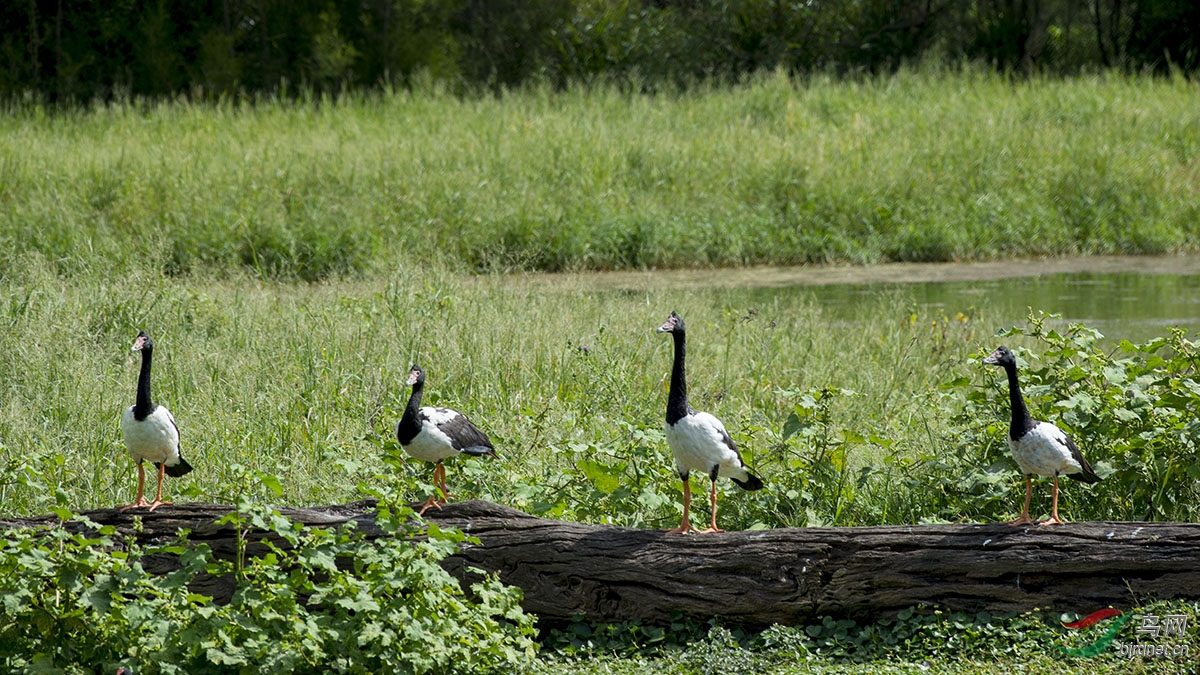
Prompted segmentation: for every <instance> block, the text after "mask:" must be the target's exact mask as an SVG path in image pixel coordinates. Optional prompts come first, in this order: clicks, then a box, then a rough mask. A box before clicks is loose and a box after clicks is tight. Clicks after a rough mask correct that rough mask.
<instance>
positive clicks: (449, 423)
mask: <svg viewBox="0 0 1200 675" xmlns="http://www.w3.org/2000/svg"><path fill="white" fill-rule="evenodd" d="M407 384H408V386H410V387H412V395H410V396H409V398H408V406H407V407H405V408H404V416H403V417H401V418H400V423H399V424H397V425H396V440H398V441H400V446H401V447H403V448H404V451H405V452H407V453H408V454H409V455H410V456H412V457H413V458H414V459H420V460H423V461H426V462H434V467H433V484H434V486H435V490H434V493H433V494H432V495H430V496H429V499H428V500H426V501H425V503H423V504H422V505H421V507H420V510H419V511H418V512H417V513H420V514H424V513H425V511H426V510H428V509H429V507H431V506H436V507H438V508H439V509H440V508H442V504H445V503H446V500H447V499H448V498H450V497H453V496H454V495H452V494H450V492H449V491H448V490H447V489H446V467H444V466H442V460H444V459H447V458H449V457H454V456H455V455H471V456H473V457H482V456H484V455H491V456H492V457H495V456H496V450H495V449H494V448H493V447H492V442H491V440H489V439H488V437H487V434H485V433H483V432H482V431H480V430H479V428H478V427H476V426H475V425H474V424H471V420H469V419H467V416H466V415H464V414H462V413H460V412H458V411H457V410H451V409H450V408H437V407H433V406H425V407H422V406H421V397H422V396H423V395H424V392H425V371H423V370H421V367H420V366H418V365H417V364H415V363H414V364H413V366H412V368H410V369H409V371H408V381H407Z"/></svg>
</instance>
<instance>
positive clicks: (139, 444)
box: [121, 330, 192, 513]
mask: <svg viewBox="0 0 1200 675" xmlns="http://www.w3.org/2000/svg"><path fill="white" fill-rule="evenodd" d="M130 351H134V352H141V353H142V370H141V372H140V373H138V384H137V401H136V402H135V403H134V404H133V405H132V406H130V407H129V408H128V409H127V410H126V411H125V414H124V415H123V416H122V417H121V434H122V436H123V437H124V440H125V447H126V448H127V449H128V450H129V454H130V455H131V456H133V458H134V459H135V460H137V470H138V491H137V500H136V501H134V502H133V503H132V504H129V505H128V506H122V507H121V512H122V513H123V512H125V511H128V510H129V509H136V508H142V507H147V506H148V507H150V510H151V511H153V510H154V509H156V508H158V507H160V506H162V505H163V504H170V503H171V502H165V501H163V498H162V491H163V476H164V475H168V476H171V477H173V478H179V477H180V476H183V475H186V474H187V473H188V472H189V471H191V470H192V465H191V464H188V463H187V460H186V459H184V458H183V455H182V454H180V448H179V427H178V426H176V424H175V418H174V417H173V416H172V415H171V412H170V411H169V410H167V409H166V408H165V407H163V406H161V405H155V404H154V402H153V401H152V400H150V363H151V361H152V360H153V358H154V342H153V341H152V340H151V339H150V336H149V335H147V334H146V331H144V330H143V331H139V332H138V335H137V339H136V340H134V341H133V347H131V348H130ZM143 461H149V462H153V463H154V465H155V466H157V467H158V491H157V492H156V493H155V497H154V501H152V502H147V501H146V498H145V493H146V469H145V467H144V466H142V462H143Z"/></svg>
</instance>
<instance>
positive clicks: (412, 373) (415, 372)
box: [405, 363, 425, 387]
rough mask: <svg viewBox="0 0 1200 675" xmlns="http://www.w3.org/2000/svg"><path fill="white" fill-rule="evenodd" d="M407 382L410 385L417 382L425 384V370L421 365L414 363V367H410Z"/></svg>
mask: <svg viewBox="0 0 1200 675" xmlns="http://www.w3.org/2000/svg"><path fill="white" fill-rule="evenodd" d="M405 384H407V385H408V386H410V387H411V386H413V385H415V384H425V371H423V370H421V366H418V365H417V364H415V363H414V364H412V368H409V369H408V381H407V382H405Z"/></svg>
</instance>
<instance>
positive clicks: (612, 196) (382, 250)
mask: <svg viewBox="0 0 1200 675" xmlns="http://www.w3.org/2000/svg"><path fill="white" fill-rule="evenodd" d="M1196 96H1197V84H1196V82H1194V81H1189V80H1186V79H1183V78H1163V79H1151V78H1135V77H1124V76H1119V75H1098V76H1091V77H1082V78H1078V79H1071V80H1053V79H1038V78H1034V79H1030V80H1023V81H1013V80H1011V79H1009V78H1007V77H1004V76H1001V75H995V74H990V73H986V72H977V71H973V70H970V69H965V70H962V71H951V70H939V69H936V68H928V69H923V70H918V71H905V72H902V73H900V74H898V75H896V76H892V77H886V78H884V77H880V78H868V79H864V80H861V81H854V82H842V81H835V80H833V79H831V78H823V77H819V76H814V77H811V78H805V79H789V78H788V77H786V76H783V75H763V76H759V77H756V78H752V79H751V80H749V81H748V82H746V83H744V84H742V85H739V86H736V87H720V88H717V87H707V88H706V87H699V88H695V89H692V90H689V91H686V92H679V93H663V94H658V95H643V94H630V93H627V92H625V91H622V90H621V89H618V88H616V87H608V86H594V87H575V88H570V89H567V90H565V91H562V92H555V91H553V90H551V89H549V88H538V87H531V88H527V89H520V90H516V91H512V92H506V93H505V94H503V95H501V96H495V97H491V96H484V97H467V98H460V97H456V96H454V95H451V94H449V93H447V92H445V91H442V90H440V89H438V87H437V86H436V85H429V86H424V87H421V86H418V87H416V88H415V89H413V90H405V91H395V92H388V93H381V94H378V95H367V94H360V95H347V96H345V97H343V98H340V99H338V100H337V101H334V100H332V99H328V98H325V99H320V98H319V99H315V100H313V99H308V100H302V101H285V102H278V101H272V100H263V101H260V102H258V103H253V104H250V103H247V104H232V103H221V104H214V105H192V104H187V103H184V102H163V103H149V102H139V101H126V102H119V103H114V104H112V105H97V106H95V107H92V108H88V109H80V110H74V111H66V112H58V113H51V112H50V111H48V110H47V109H44V108H41V107H37V106H33V105H21V104H12V105H10V107H9V108H8V110H7V111H6V113H7V114H5V115H4V116H2V117H0V155H2V156H3V157H4V158H5V159H4V164H3V168H4V170H3V172H0V204H3V206H4V208H2V209H0V265H3V266H9V265H12V264H13V262H14V261H15V260H17V259H19V258H20V257H21V256H22V255H24V254H26V253H28V252H37V253H39V254H41V255H42V256H44V257H45V258H46V259H47V260H49V261H51V262H52V263H53V265H54V266H55V268H56V269H58V270H59V271H60V272H62V273H66V274H73V273H76V272H82V271H87V270H92V269H96V268H99V269H102V270H103V271H109V272H112V271H116V270H120V269H123V268H125V267H127V266H129V265H137V266H139V267H142V266H145V265H149V266H150V268H151V269H153V270H157V271H158V272H160V273H165V274H168V275H173V276H178V275H186V274H189V273H193V272H199V273H203V274H206V275H207V274H211V273H218V274H221V273H229V272H230V271H233V270H240V269H249V270H252V271H253V272H254V273H255V274H257V275H259V276H261V277H263V278H270V279H304V280H317V279H327V278H339V277H344V276H347V275H349V276H356V275H366V276H372V275H375V274H380V273H384V272H386V271H388V270H391V269H393V268H395V267H396V266H397V265H400V264H411V263H412V262H413V261H416V260H430V259H434V258H440V257H443V256H445V257H448V258H449V260H451V261H452V264H453V265H454V266H455V267H456V269H459V270H464V269H466V270H476V271H481V270H482V271H488V270H512V269H526V270H551V271H553V270H571V269H618V268H632V269H640V268H647V267H664V266H670V267H678V266H712V265H718V266H732V265H745V264H752V263H780V264H788V263H805V262H831V261H852V262H859V263H872V262H877V261H886V260H927V261H940V260H967V259H981V258H996V257H1007V256H1013V255H1041V254H1071V253H1084V254H1087V253H1113V252H1122V253H1130V254H1136V253H1161V252H1170V251H1195V250H1196V249H1197V246H1198V245H1200V239H1198V232H1197V225H1196V224H1197V223H1198V222H1200V212H1198V211H1197V209H1198V208H1200V207H1197V204H1200V195H1198V194H1197V191H1198V190H1200V188H1198V187H1197V186H1198V185H1200V179H1198V176H1197V171H1198V168H1197V167H1200V163H1198V161H1197V158H1198V157H1200V112H1198V110H1197V106H1195V105H1194V102H1195V100H1196Z"/></svg>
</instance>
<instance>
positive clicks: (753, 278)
mask: <svg viewBox="0 0 1200 675" xmlns="http://www.w3.org/2000/svg"><path fill="white" fill-rule="evenodd" d="M553 279H554V281H550V280H549V277H547V278H543V279H542V280H541V283H567V284H570V285H582V286H583V287H586V288H592V289H596V288H620V289H625V290H631V291H636V292H645V293H648V294H652V293H654V292H655V291H660V290H663V289H691V290H697V291H704V290H718V291H725V292H727V293H729V294H736V295H738V296H742V297H746V296H748V297H749V298H750V299H751V300H752V301H753V300H754V299H758V300H766V299H767V298H769V297H771V296H778V295H779V294H787V295H791V294H804V295H806V296H807V297H809V298H811V299H812V300H813V301H815V302H817V303H819V304H820V305H822V306H823V307H824V308H825V309H826V311H827V312H829V313H830V314H831V315H832V317H833V318H834V319H835V320H841V321H849V322H853V321H856V320H859V319H860V318H861V317H862V316H863V315H864V313H866V312H878V311H879V310H880V299H881V296H884V297H885V299H886V301H887V303H886V304H888V305H891V304H894V305H895V307H896V309H903V308H905V306H914V305H915V307H917V308H923V309H926V310H931V311H933V312H935V313H940V312H944V313H945V314H946V315H947V316H949V317H954V316H955V315H956V314H957V313H959V312H961V313H963V314H967V315H971V314H972V313H974V315H975V316H977V317H979V318H981V319H982V320H983V321H985V322H986V323H987V325H989V326H994V327H995V328H996V329H1000V328H1004V327H1006V326H1014V325H1018V326H1019V325H1024V323H1025V318H1026V316H1028V314H1029V311H1030V309H1033V310H1034V311H1043V312H1046V313H1048V314H1061V315H1062V319H1061V323H1062V324H1064V325H1065V324H1067V323H1075V322H1081V323H1084V324H1086V325H1088V326H1090V327H1092V328H1094V329H1096V330H1098V331H1100V332H1101V333H1103V334H1104V335H1105V337H1106V338H1108V339H1110V340H1112V341H1114V342H1116V341H1120V340H1129V341H1131V342H1143V341H1145V340H1148V339H1150V338H1153V337H1157V336H1160V335H1166V334H1167V333H1168V328H1169V327H1172V326H1177V327H1180V328H1185V329H1187V331H1188V335H1189V337H1191V338H1192V339H1193V340H1194V339H1197V336H1198V335H1200V256H1169V257H1167V256H1164V257H1126V256H1089V257H1081V258H1054V259H1046V260H1005V261H996V262H976V263H931V264H925V263H918V264H882V265H872V266H867V267H853V266H827V267H767V268H749V269H734V270H675V271H663V272H655V271H643V272H612V273H599V274H582V275H558V276H556V277H553ZM723 295H724V294H723ZM726 297H728V296H726Z"/></svg>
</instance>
